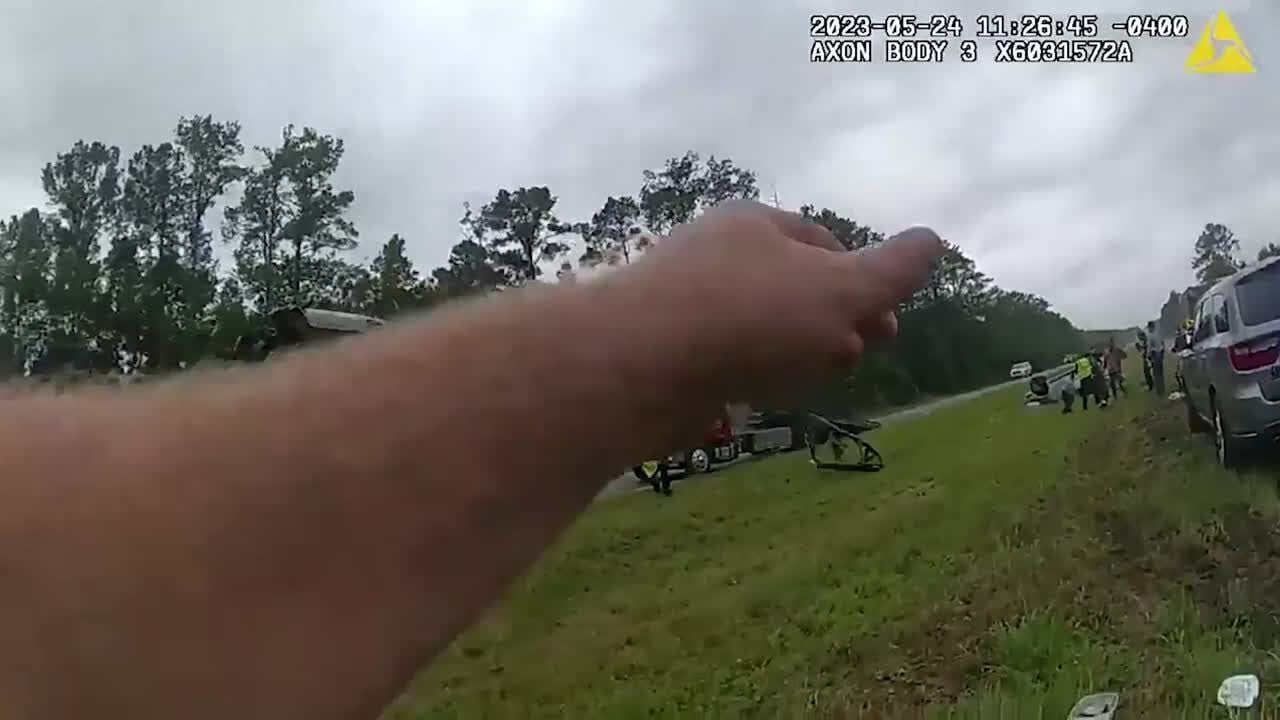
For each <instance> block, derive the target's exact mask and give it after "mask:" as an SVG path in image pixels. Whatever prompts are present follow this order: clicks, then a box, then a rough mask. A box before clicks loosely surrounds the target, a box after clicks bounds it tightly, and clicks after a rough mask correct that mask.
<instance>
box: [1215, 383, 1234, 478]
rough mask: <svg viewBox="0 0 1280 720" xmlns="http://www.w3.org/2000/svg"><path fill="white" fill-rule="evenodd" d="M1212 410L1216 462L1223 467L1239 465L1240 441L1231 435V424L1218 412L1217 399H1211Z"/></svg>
mask: <svg viewBox="0 0 1280 720" xmlns="http://www.w3.org/2000/svg"><path fill="white" fill-rule="evenodd" d="M1212 403H1213V404H1212V410H1213V445H1214V449H1215V450H1216V451H1217V457H1218V464H1219V465H1221V466H1222V467H1224V468H1228V469H1230V468H1235V467H1238V466H1239V465H1240V443H1239V442H1237V441H1236V440H1235V439H1234V438H1232V437H1231V426H1230V425H1228V424H1227V421H1226V420H1225V419H1223V417H1222V413H1220V412H1218V401H1217V400H1214V401H1212Z"/></svg>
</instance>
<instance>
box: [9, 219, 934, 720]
mask: <svg viewBox="0 0 1280 720" xmlns="http://www.w3.org/2000/svg"><path fill="white" fill-rule="evenodd" d="M942 247H943V246H942V242H941V240H940V239H939V238H938V236H937V235H936V234H935V233H934V232H932V231H930V230H927V229H924V228H914V229H911V230H907V231H906V232H903V233H901V234H899V235H897V236H895V237H893V238H890V239H888V240H886V241H884V242H883V243H877V244H876V245H875V246H873V247H870V248H867V249H864V250H861V251H858V252H846V251H844V248H843V247H842V246H841V244H840V243H839V241H838V240H836V238H835V237H834V236H833V235H832V234H831V233H830V232H829V231H827V230H826V229H825V228H823V227H821V226H819V225H816V224H813V223H810V222H807V221H805V220H804V219H803V218H801V217H800V216H799V215H797V214H795V213H788V212H783V211H781V210H776V209H773V208H769V207H767V206H765V205H762V204H760V203H755V202H746V201H736V202H728V203H723V204H721V205H719V206H717V207H715V208H712V209H711V210H709V211H707V212H706V213H704V214H703V215H702V216H701V217H699V218H698V219H697V220H695V221H694V222H692V223H690V224H687V225H682V226H680V227H677V228H676V229H675V230H674V231H673V232H672V233H671V235H670V236H669V237H667V238H665V239H664V240H663V241H662V242H660V243H658V244H657V245H655V247H654V248H653V249H652V250H650V251H649V252H647V253H645V254H644V255H643V256H642V257H640V258H638V259H636V260H634V261H633V262H632V263H631V264H630V265H628V266H626V267H625V268H623V269H620V270H618V271H617V272H614V273H610V274H608V275H606V276H604V277H601V278H598V279H593V280H591V281H582V282H578V283H572V284H569V283H565V284H557V285H544V286H538V287H527V288H522V289H517V290H512V291H510V292H504V293H501V294H500V295H497V296H492V297H486V298H479V299H475V300H471V301H459V302H456V303H452V304H449V305H447V306H445V307H444V308H441V309H436V310H432V311H431V312H430V313H427V314H423V315H419V316H417V317H413V316H409V317H406V318H404V319H402V320H399V321H398V322H396V323H394V324H391V325H388V326H387V327H384V328H380V329H378V330H376V331H374V332H370V333H365V334H362V335H359V336H357V337H353V338H349V339H342V340H335V341H333V342H332V343H330V344H328V345H325V346H323V347H317V348H313V349H306V350H300V351H298V352H293V353H286V354H284V355H282V356H280V358H279V360H278V361H275V362H271V363H266V364H265V365H262V366H258V367H249V368H234V369H228V370H223V371H217V372H214V371H210V372H206V373H191V374H188V375H185V376H178V377H175V378H173V379H171V380H168V381H165V382H161V383H155V384H152V385H140V386H137V387H133V388H130V389H128V390H123V389H120V388H115V387H112V388H85V389H81V390H76V391H71V392H67V393H64V394H61V395H55V394H52V393H47V392H41V393H11V394H9V396H7V397H4V398H3V404H4V407H5V412H4V413H0V468H3V472H0V530H2V532H0V568H3V577H4V603H3V605H2V606H0V637H2V638H4V642H3V643H0V698H3V705H4V717H6V718H48V719H53V720H63V719H70V718H101V719H103V720H115V719H117V718H188V719H192V720H205V719H208V720H213V719H215V718H246V719H247V718H272V720H355V719H357V718H359V719H361V720H365V719H367V718H374V717H378V716H379V714H380V712H381V711H382V709H383V708H384V707H385V706H386V705H387V704H388V703H389V702H391V701H392V700H393V699H394V698H395V697H397V695H399V694H400V692H401V691H402V690H403V688H404V687H405V686H406V684H407V683H408V682H409V681H410V680H411V679H413V677H414V676H415V675H416V674H417V673H418V671H419V670H420V669H421V668H422V667H423V665H424V664H426V663H428V662H429V661H430V660H432V659H433V658H434V657H436V656H437V655H438V654H439V653H440V652H441V651H442V650H443V649H444V648H446V647H447V646H448V645H449V643H450V642H452V641H453V639H454V637H455V636H457V634H458V633H459V632H460V631H462V630H464V629H466V628H467V626H469V625H471V624H472V623H473V622H475V621H476V620H477V619H478V618H479V617H480V616H481V615H482V614H483V613H484V611H485V610H486V609H488V608H489V607H491V606H492V605H493V604H494V603H495V602H496V601H498V600H499V599H500V598H501V597H502V595H503V594H504V592H505V591H506V589H507V588H508V587H509V586H510V584H511V583H512V582H513V581H515V580H516V579H517V578H518V577H520V576H521V575H522V574H524V573H525V572H526V571H527V570H528V569H529V567H530V566H531V565H532V564H533V563H534V562H535V561H536V560H537V559H538V558H539V556H541V555H542V554H543V552H544V551H545V550H546V549H547V548H548V547H550V546H551V545H552V544H553V543H554V542H555V541H556V540H557V539H558V538H559V537H560V536H561V535H562V534H563V532H564V531H565V529H566V528H568V526H569V525H570V524H571V523H572V522H573V521H574V519H575V518H576V517H577V516H578V515H580V514H581V513H582V512H583V511H584V510H586V509H587V507H588V506H589V505H590V504H591V502H592V500H593V499H594V498H595V496H596V495H597V493H598V492H599V490H600V489H601V487H602V486H603V485H604V484H605V483H606V482H607V481H608V480H609V479H610V478H611V477H613V476H614V475H615V474H616V472H617V469H618V468H623V467H632V466H634V465H636V464H638V463H640V462H642V461H644V460H645V459H646V458H655V457H665V456H666V453H669V452H670V451H671V450H673V449H675V448H682V447H690V446H692V445H693V444H694V443H697V442H699V440H700V439H701V438H702V437H703V435H704V433H705V431H706V427H707V423H708V422H709V421H710V420H711V419H712V418H714V417H716V415H717V413H719V412H722V411H723V410H722V409H723V407H724V405H725V403H726V402H730V401H747V402H752V403H759V404H761V405H767V404H768V403H770V402H777V401H778V400H779V399H780V398H787V397H793V396H794V395H795V394H796V393H797V391H802V390H804V388H805V387H807V386H809V385H810V384H812V385H817V384H819V383H821V382H824V381H826V380H827V379H828V378H831V377H836V376H843V375H844V374H846V373H848V371H849V369H850V368H851V367H852V366H854V365H855V364H856V363H857V362H858V360H859V359H860V358H861V357H862V355H863V353H864V351H865V350H866V349H867V348H868V347H874V346H875V345H877V344H882V343H885V342H887V341H889V340H890V339H891V338H893V337H894V335H895V334H896V333H897V328H898V321H897V318H896V316H895V315H894V310H895V308H896V307H897V306H898V305H899V304H900V303H902V302H904V301H906V300H908V299H909V298H911V297H912V296H913V294H914V293H915V292H916V291H917V290H918V289H919V288H920V287H921V286H922V284H923V283H924V281H925V279H926V278H927V277H928V273H929V269H930V267H931V264H932V262H933V261H934V259H935V258H937V257H938V255H939V253H940V252H941V250H942ZM710 277H714V278H715V282H707V281H706V280H707V278H710ZM622 316H625V317H626V318H627V322H625V323H619V322H618V318H619V317H622ZM761 317H781V318H786V319H787V322H768V323H762V322H760V318H761ZM566 327H571V328H574V332H573V333H571V334H568V335H566V334H565V332H564V328H566ZM514 359H518V362H513V360H514ZM512 368H518V370H519V372H513V370H512ZM352 377H359V378H360V382H358V383H353V382H351V378H352ZM428 400H429V401H428Z"/></svg>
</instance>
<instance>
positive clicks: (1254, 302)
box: [1236, 263, 1280, 325]
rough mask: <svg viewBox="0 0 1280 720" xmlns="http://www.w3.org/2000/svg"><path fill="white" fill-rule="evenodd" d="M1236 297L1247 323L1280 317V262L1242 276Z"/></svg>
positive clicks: (1241, 315) (1241, 316) (1237, 284)
mask: <svg viewBox="0 0 1280 720" xmlns="http://www.w3.org/2000/svg"><path fill="white" fill-rule="evenodd" d="M1236 299H1237V300H1238V301H1239V303H1240V320H1241V322H1243V323H1244V324H1245V325H1261V324H1262V323H1265V322H1270V321H1272V320H1278V319H1280V263H1274V264H1272V265H1268V266H1267V267H1265V268H1263V269H1262V270H1259V271H1257V272H1255V273H1252V274H1250V275H1247V276H1245V277H1243V278H1241V279H1240V281H1239V282H1237V283H1236Z"/></svg>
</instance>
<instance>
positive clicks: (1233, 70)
mask: <svg viewBox="0 0 1280 720" xmlns="http://www.w3.org/2000/svg"><path fill="white" fill-rule="evenodd" d="M1186 67H1187V70H1189V71H1190V72H1193V73H1205V74H1208V73H1216V74H1221V75H1236V74H1242V73H1251V72H1253V71H1254V70H1253V56H1252V55H1250V54H1249V48H1247V47H1245V46H1244V40H1241V39H1240V33H1238V32H1236V26H1235V25H1232V24H1231V18H1229V17H1227V14H1226V13H1225V12H1220V13H1218V15H1217V17H1214V18H1212V19H1211V20H1209V23H1208V24H1207V25H1205V26H1204V32H1203V33H1201V34H1200V41H1199V42H1197V43H1196V46H1195V47H1193V48H1191V54H1190V55H1188V56H1187V63H1186Z"/></svg>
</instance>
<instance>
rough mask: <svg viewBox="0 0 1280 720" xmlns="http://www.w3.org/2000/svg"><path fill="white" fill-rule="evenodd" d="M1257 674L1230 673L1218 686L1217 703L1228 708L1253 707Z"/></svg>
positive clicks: (1255, 698) (1256, 696)
mask: <svg viewBox="0 0 1280 720" xmlns="http://www.w3.org/2000/svg"><path fill="white" fill-rule="evenodd" d="M1258 686H1259V683H1258V676H1257V675H1232V676H1231V677H1229V678H1227V679H1226V680H1223V681H1222V684H1221V685H1219V686H1218V704H1219V705H1226V706H1227V707H1230V708H1247V707H1253V703H1254V701H1255V700H1257V699H1258Z"/></svg>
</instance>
